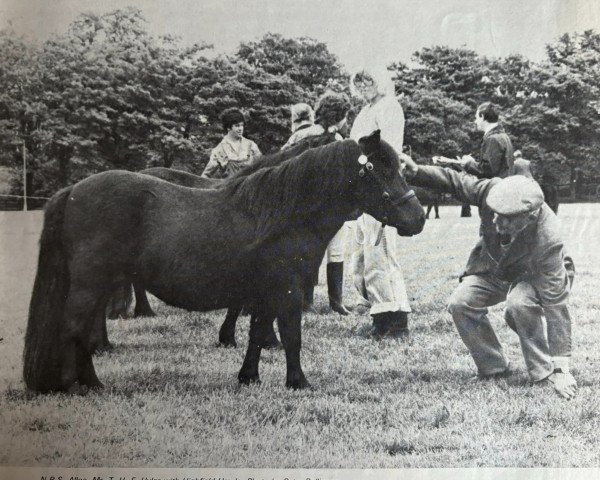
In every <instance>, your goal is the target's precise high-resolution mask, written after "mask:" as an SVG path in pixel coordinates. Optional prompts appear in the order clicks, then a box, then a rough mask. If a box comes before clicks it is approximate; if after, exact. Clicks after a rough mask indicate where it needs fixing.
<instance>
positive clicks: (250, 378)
mask: <svg viewBox="0 0 600 480" xmlns="http://www.w3.org/2000/svg"><path fill="white" fill-rule="evenodd" d="M238 380H239V382H240V383H241V384H242V385H251V384H260V377H259V376H258V373H257V374H256V375H247V374H245V373H241V372H240V374H239V375H238Z"/></svg>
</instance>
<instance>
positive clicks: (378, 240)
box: [375, 223, 385, 247]
mask: <svg viewBox="0 0 600 480" xmlns="http://www.w3.org/2000/svg"><path fill="white" fill-rule="evenodd" d="M384 228H385V223H380V224H379V232H378V233H377V240H375V246H376V247H377V246H379V244H380V243H381V239H382V238H383V230H384Z"/></svg>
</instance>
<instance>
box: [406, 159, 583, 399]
mask: <svg viewBox="0 0 600 480" xmlns="http://www.w3.org/2000/svg"><path fill="white" fill-rule="evenodd" d="M407 165H408V169H407V170H408V172H407V176H408V177H409V178H410V176H411V175H414V176H413V178H412V180H409V181H410V183H411V184H414V185H418V186H423V187H429V188H433V189H435V190H437V191H440V192H447V193H451V194H453V195H455V196H456V197H458V199H459V200H461V201H463V202H467V203H469V204H471V205H475V206H477V207H479V215H480V218H481V225H480V238H479V241H478V243H477V245H476V246H475V248H474V249H473V251H472V252H471V255H470V257H469V261H468V263H467V268H466V271H465V273H464V275H463V277H462V281H461V283H460V284H459V286H458V288H457V289H456V290H455V291H454V293H453V294H452V297H451V299H450V302H449V306H448V311H449V312H450V314H451V315H452V318H453V320H454V323H455V325H456V328H457V330H458V333H459V334H460V336H461V338H462V340H463V342H464V343H465V345H466V346H467V348H468V349H469V351H470V353H471V356H472V357H473V360H474V361H475V365H476V366H477V369H478V378H493V377H497V376H505V375H507V374H509V366H508V360H507V359H506V357H505V355H504V353H503V351H502V347H501V345H500V343H499V342H498V338H497V337H496V334H495V332H494V330H493V328H492V326H491V324H490V322H489V320H488V317H487V313H488V307H489V306H491V305H495V304H497V303H500V302H502V301H504V300H506V309H505V320H506V322H507V323H508V325H509V326H510V328H511V329H513V330H514V331H515V332H516V333H517V335H518V336H519V340H520V343H521V349H522V351H523V356H524V358H525V364H526V366H527V370H528V372H529V376H530V378H531V380H532V381H533V382H535V383H538V382H541V383H542V384H545V385H551V386H553V387H554V389H555V390H556V391H557V392H558V393H559V394H560V395H561V396H563V397H564V398H567V399H570V398H573V397H574V396H575V392H576V389H577V382H576V381H575V379H574V378H573V376H572V375H571V373H569V357H570V356H571V318H570V316H569V310H568V308H567V299H568V297H569V291H570V285H571V282H572V278H573V275H572V274H573V272H574V269H573V263H572V261H571V259H570V258H569V257H568V256H566V255H565V252H564V247H563V242H562V240H561V238H560V235H559V228H558V224H557V219H556V216H555V214H554V213H553V212H552V210H551V209H550V208H549V207H548V205H546V204H545V203H544V195H543V193H542V190H541V188H540V186H539V185H538V184H537V183H536V182H535V181H534V180H532V179H530V178H526V177H524V176H521V175H516V176H512V177H508V178H504V179H500V178H491V179H479V178H477V177H475V176H473V175H469V174H467V173H464V172H460V173H459V172H456V171H454V170H451V169H448V168H442V167H429V166H421V165H419V166H417V165H416V164H414V162H411V163H410V164H407ZM544 319H545V322H544Z"/></svg>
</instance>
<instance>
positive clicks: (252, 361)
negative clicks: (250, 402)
mask: <svg viewBox="0 0 600 480" xmlns="http://www.w3.org/2000/svg"><path fill="white" fill-rule="evenodd" d="M273 320H274V318H273V317H268V316H263V315H260V316H259V315H256V314H255V313H253V314H252V318H251V319H250V338H249V341H248V350H246V357H245V358H244V363H243V364H242V368H241V370H240V373H239V374H238V380H239V381H240V383H243V384H244V385H249V384H250V383H258V382H260V377H259V375H258V363H259V361H260V352H261V351H262V348H263V343H264V339H265V337H266V335H267V332H268V330H269V328H271V329H272V328H273V327H272V325H273Z"/></svg>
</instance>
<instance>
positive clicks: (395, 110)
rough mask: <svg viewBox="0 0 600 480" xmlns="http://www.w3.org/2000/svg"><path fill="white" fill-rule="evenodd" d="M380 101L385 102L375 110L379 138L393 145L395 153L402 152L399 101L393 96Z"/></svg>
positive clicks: (401, 117) (402, 126)
mask: <svg viewBox="0 0 600 480" xmlns="http://www.w3.org/2000/svg"><path fill="white" fill-rule="evenodd" d="M382 101H384V102H385V103H384V104H383V105H382V106H381V107H382V108H381V110H379V111H378V112H377V126H378V127H379V130H381V138H382V139H383V140H385V141H386V142H387V143H389V144H390V145H391V146H392V147H394V150H396V152H397V153H402V146H403V144H404V111H403V110H402V106H400V103H399V102H398V101H397V100H396V99H395V98H393V97H386V98H384V99H382Z"/></svg>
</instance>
